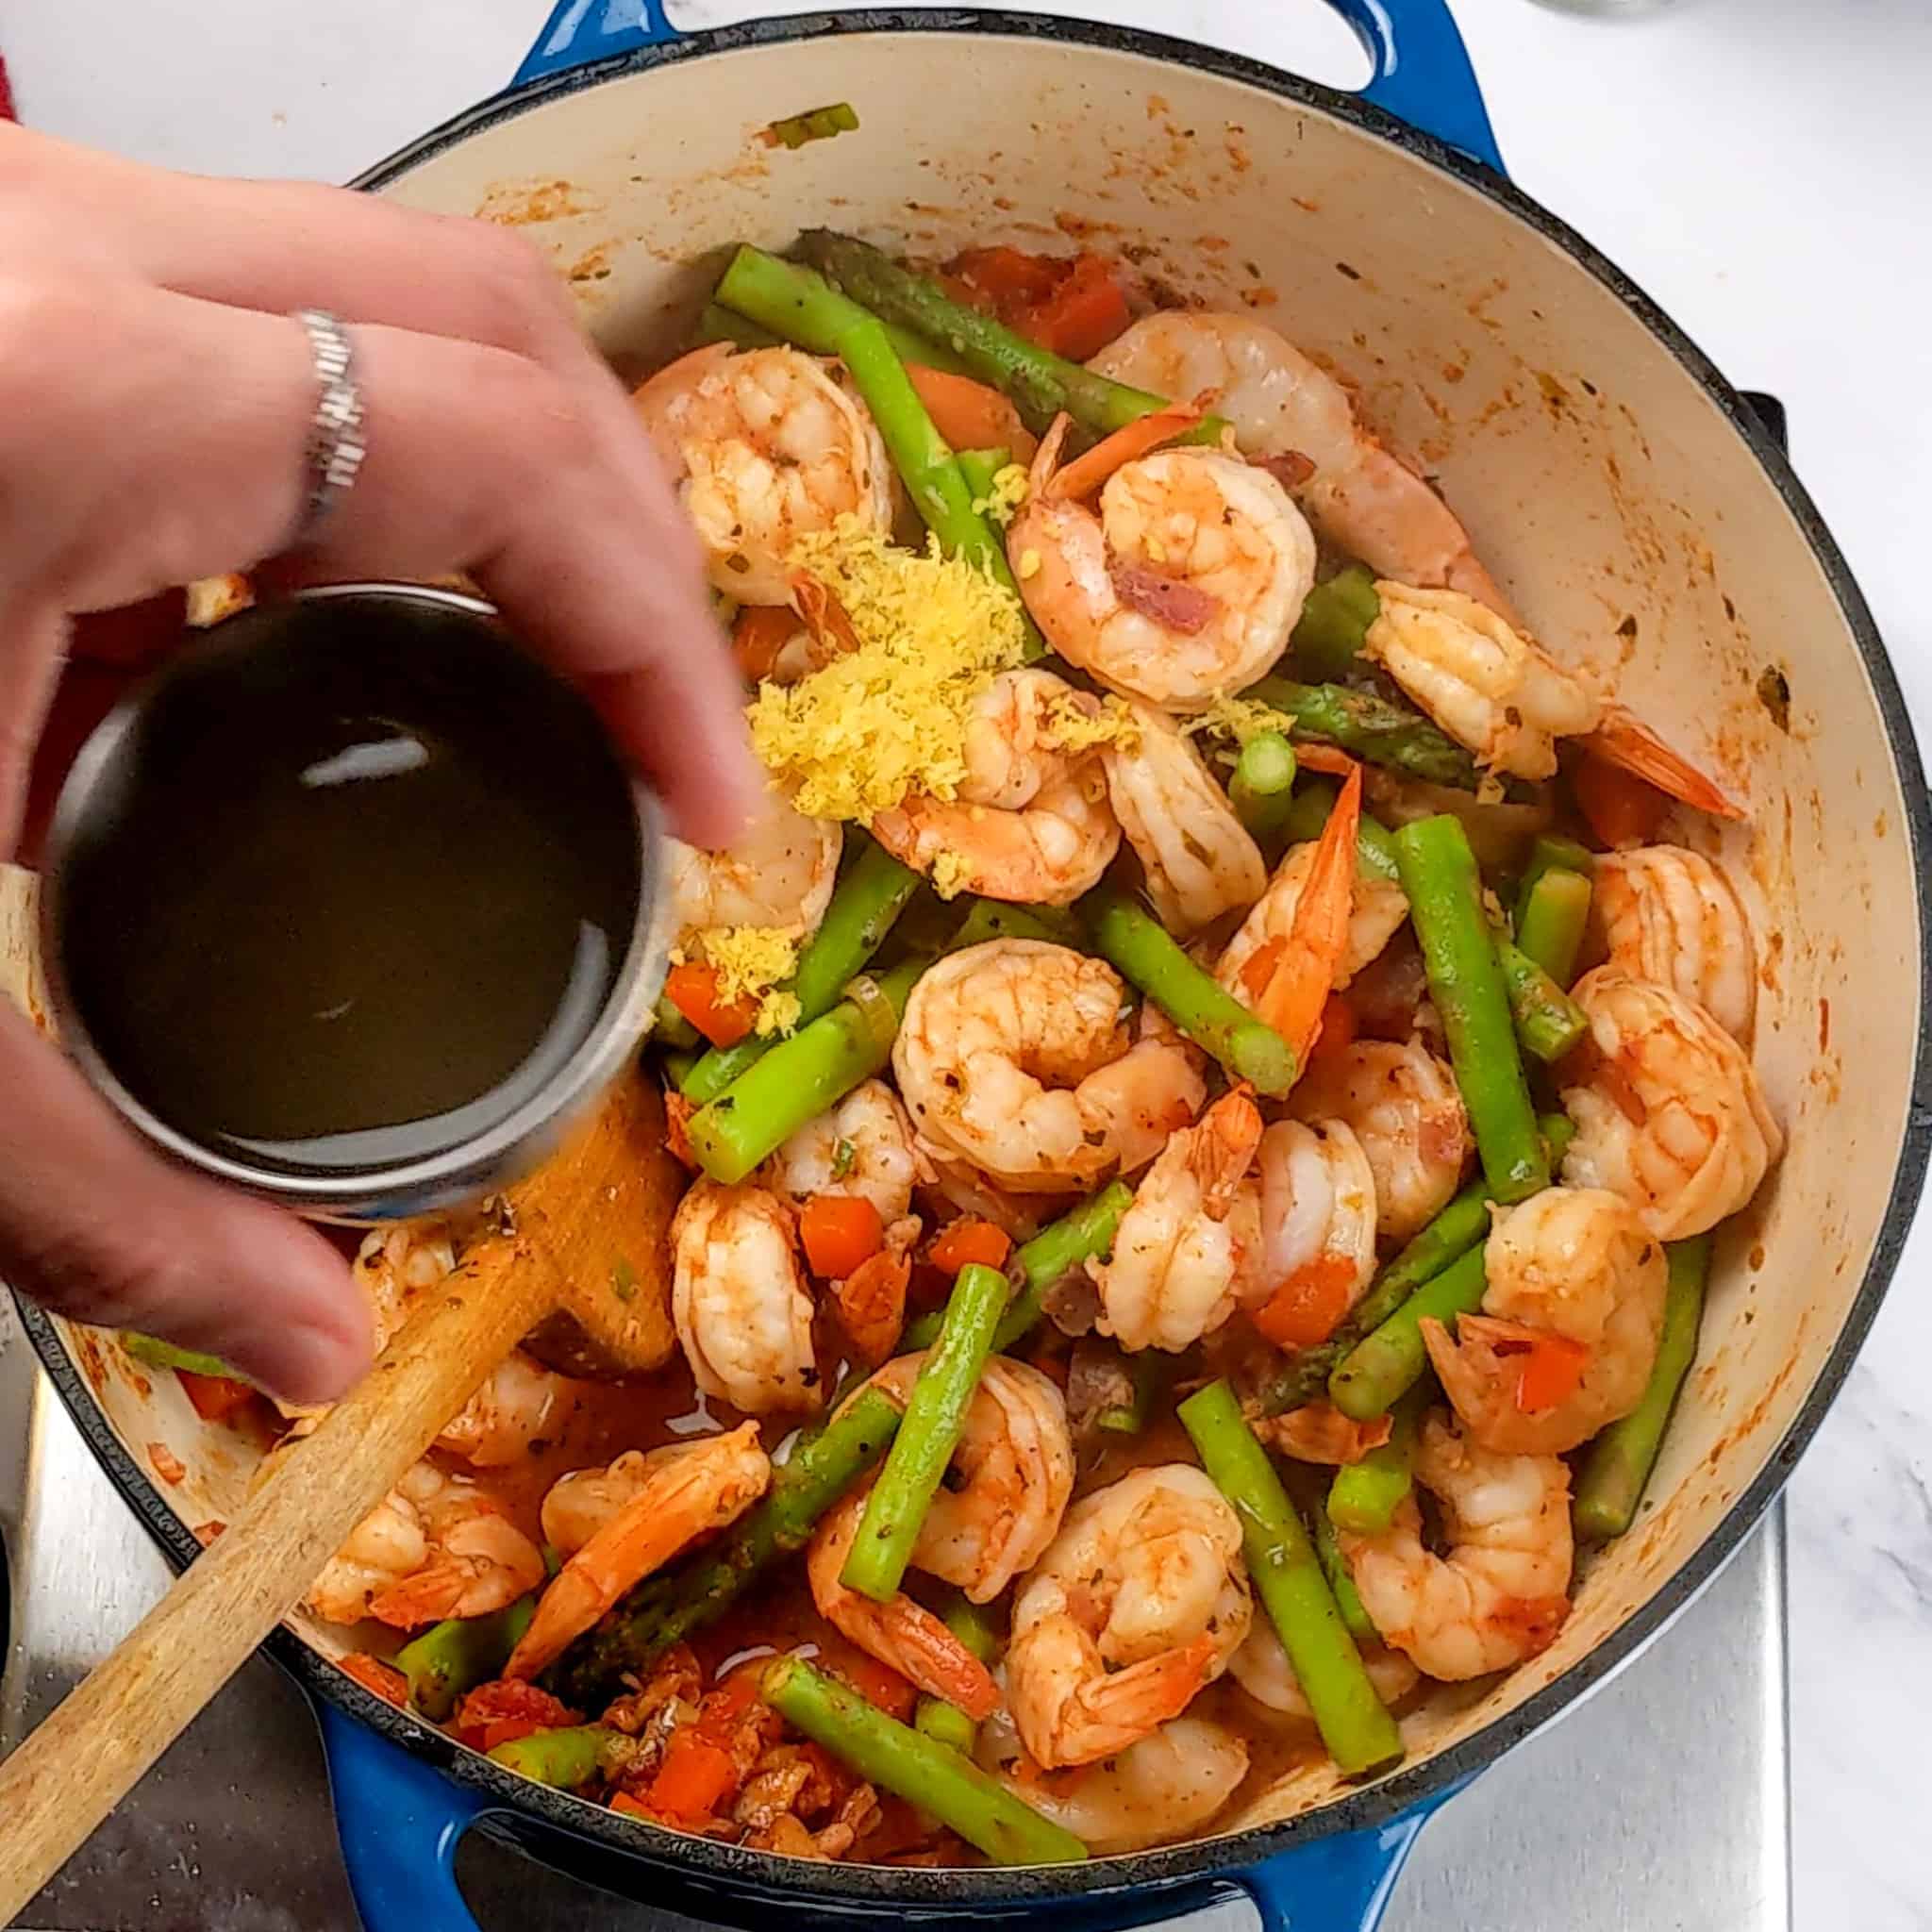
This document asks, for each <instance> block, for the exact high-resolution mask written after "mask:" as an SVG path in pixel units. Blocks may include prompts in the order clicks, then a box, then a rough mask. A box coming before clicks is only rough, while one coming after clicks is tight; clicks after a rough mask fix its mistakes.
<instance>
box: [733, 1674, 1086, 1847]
mask: <svg viewBox="0 0 1932 1932" xmlns="http://www.w3.org/2000/svg"><path fill="white" fill-rule="evenodd" d="M762 1688H763V1691H764V1696H765V1701H766V1703H768V1704H769V1705H770V1706H771V1707H772V1708H773V1709H774V1710H775V1711H777V1713H778V1714H779V1715H780V1716H781V1717H782V1718H784V1719H785V1721H786V1722H787V1723H788V1724H791V1726H792V1727H793V1728H794V1729H796V1730H800V1731H803V1732H804V1733H805V1735H806V1736H807V1737H808V1738H809V1739H811V1740H813V1741H814V1742H815V1743H819V1744H823V1745H824V1747H825V1749H826V1750H827V1751H829V1752H830V1753H831V1754H832V1755H833V1757H837V1758H840V1759H841V1761H843V1762H844V1763H846V1764H849V1765H850V1766H851V1767H852V1769H853V1770H854V1771H856V1772H857V1773H858V1774H859V1776H860V1777H862V1778H865V1779H868V1780H869V1781H870V1782H871V1783H873V1784H874V1785H876V1786H878V1787H879V1789H880V1790H887V1791H891V1792H892V1793H893V1794H894V1795H895V1796H898V1797H901V1798H904V1799H905V1800H906V1801H907V1802H908V1804H911V1805H916V1806H918V1807H919V1808H920V1809H921V1810H922V1811H929V1812H931V1814H932V1815H933V1816H934V1817H935V1818H937V1819H938V1820H939V1821H940V1823H941V1824H944V1825H946V1826H948V1827H949V1828H950V1829H952V1830H954V1831H956V1832H958V1834H959V1836H960V1837H961V1838H963V1839H964V1840H966V1842H967V1843H968V1844H970V1845H975V1846H977V1847H978V1849H979V1850H980V1851H982V1852H984V1853H985V1854H986V1856H987V1857H989V1858H991V1860H992V1861H993V1862H994V1863H995V1864H996V1865H1067V1864H1074V1863H1077V1862H1078V1861H1080V1860H1081V1859H1084V1858H1085V1857H1086V1856H1087V1847H1086V1846H1085V1845H1083V1844H1082V1843H1081V1842H1080V1840H1078V1839H1076V1838H1075V1837H1074V1835H1073V1833H1072V1832H1070V1831H1064V1830H1062V1829H1061V1828H1060V1826H1058V1824H1052V1823H1050V1822H1049V1821H1048V1820H1046V1819H1044V1818H1042V1817H1041V1815H1040V1813H1039V1812H1037V1811H1035V1810H1034V1809H1033V1808H1032V1807H1030V1806H1028V1805H1024V1804H1023V1803H1022V1802H1021V1801H1020V1800H1019V1799H1018V1798H1017V1797H1015V1796H1014V1795H1013V1793H1012V1792H1011V1791H1009V1790H1008V1789H1007V1788H1006V1786H1004V1785H1003V1784H1001V1783H1000V1782H999V1781H998V1780H997V1779H996V1778H994V1777H991V1775H989V1774H987V1773H986V1772H983V1771H981V1770H980V1769H979V1767H978V1766H977V1765H976V1764H974V1763H973V1762H972V1761H971V1760H970V1759H969V1758H967V1757H962V1756H961V1755H960V1753H958V1751H954V1750H950V1749H948V1748H947V1746H945V1745H944V1744H939V1743H935V1742H934V1741H933V1740H931V1739H930V1738H923V1737H921V1736H920V1734H919V1733H918V1732H917V1731H915V1730H914V1729H913V1728H912V1727H911V1726H910V1725H909V1724H898V1723H896V1722H894V1721H893V1720H892V1719H891V1718H889V1717H888V1716H887V1715H886V1714H885V1712H884V1711H882V1710H880V1709H879V1708H878V1707H876V1706H875V1705H872V1704H868V1703H867V1702H866V1700H865V1699H864V1698H863V1697H861V1696H859V1694H858V1692H857V1691H849V1690H847V1689H846V1688H845V1686H844V1685H843V1684H841V1683H840V1682H838V1681H837V1679H835V1678H832V1677H827V1676H825V1675H824V1674H823V1673H821V1672H819V1671H815V1670H813V1669H812V1667H811V1666H810V1665H809V1664H808V1663H807V1662H806V1661H805V1660H804V1659H803V1658H802V1657H779V1658H778V1659H777V1660H776V1661H775V1662H774V1663H772V1664H771V1665H769V1666H768V1667H767V1669H766V1671H765V1674H764V1679H763V1686H762Z"/></svg>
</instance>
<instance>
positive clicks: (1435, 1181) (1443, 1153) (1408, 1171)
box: [1294, 1040, 1469, 1241]
mask: <svg viewBox="0 0 1932 1932" xmlns="http://www.w3.org/2000/svg"><path fill="white" fill-rule="evenodd" d="M1294 1108H1295V1112H1296V1113H1297V1114H1299V1115H1300V1116H1301V1118H1302V1119H1303V1120H1323V1121H1326V1120H1339V1121H1341V1123H1342V1124H1344V1125H1345V1126H1348V1127H1351V1128H1353V1129H1354V1131H1355V1136H1356V1139H1357V1141H1360V1142H1361V1148H1362V1152H1363V1153H1364V1154H1366V1155H1367V1156H1368V1159H1369V1167H1370V1170H1371V1171H1372V1172H1373V1173H1374V1177H1375V1230H1376V1232H1377V1233H1378V1234H1379V1235H1381V1236H1382V1238H1383V1239H1384V1240H1385V1241H1407V1239H1408V1238H1409V1236H1410V1235H1412V1234H1414V1233H1416V1232H1417V1231H1418V1230H1419V1229H1420V1228H1421V1227H1422V1226H1423V1224H1424V1223H1425V1222H1428V1221H1430V1220H1432V1219H1433V1218H1434V1217H1435V1216H1436V1215H1437V1214H1438V1213H1439V1212H1441V1209H1442V1208H1444V1207H1446V1206H1447V1205H1448V1202H1449V1197H1450V1195H1452V1194H1453V1193H1455V1191H1456V1190H1457V1186H1458V1185H1459V1184H1460V1182H1461V1180H1462V1167H1463V1162H1464V1161H1465V1160H1466V1159H1467V1158H1468V1155H1469V1121H1468V1116H1467V1115H1466V1114H1465V1113H1464V1112H1463V1110H1462V1095H1461V1094H1460V1093H1459V1092H1458V1091H1457V1086H1456V1077H1455V1075H1454V1074H1451V1072H1450V1071H1449V1069H1448V1068H1447V1067H1446V1066H1445V1065H1444V1064H1443V1063H1442V1062H1441V1060H1439V1059H1438V1058H1436V1057H1435V1055H1434V1054H1432V1053H1431V1052H1430V1051H1429V1050H1428V1048H1427V1047H1426V1046H1424V1044H1423V1043H1422V1041H1419V1040H1412V1041H1409V1042H1408V1043H1407V1045H1406V1046H1404V1045H1399V1044H1397V1043H1396V1042H1395V1041H1389V1040H1357V1041H1352V1042H1351V1043H1350V1044H1349V1045H1347V1046H1345V1047H1342V1048H1340V1049H1339V1050H1337V1051H1336V1052H1334V1053H1326V1054H1324V1055H1322V1057H1321V1058H1319V1059H1318V1060H1317V1061H1316V1062H1315V1064H1314V1066H1313V1067H1312V1068H1311V1069H1310V1070H1309V1072H1308V1074H1307V1077H1306V1078H1305V1079H1304V1080H1303V1081H1302V1083H1301V1085H1300V1086H1299V1087H1297V1088H1296V1089H1295V1091H1294Z"/></svg>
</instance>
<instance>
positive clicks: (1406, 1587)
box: [1341, 1412, 1574, 1684]
mask: <svg viewBox="0 0 1932 1932" xmlns="http://www.w3.org/2000/svg"><path fill="white" fill-rule="evenodd" d="M1415 1478H1416V1481H1417V1482H1419V1483H1420V1484H1421V1485H1422V1486H1423V1488H1424V1489H1425V1490H1427V1491H1429V1492H1430V1494H1431V1495H1433V1496H1434V1497H1436V1499H1437V1500H1438V1501H1439V1502H1440V1503H1441V1506H1442V1539H1443V1541H1444V1542H1445V1543H1446V1544H1447V1546H1448V1554H1447V1555H1446V1556H1441V1557H1439V1556H1436V1555H1434V1554H1433V1553H1432V1552H1431V1550H1430V1549H1429V1547H1428V1545H1427V1544H1426V1543H1425V1542H1424V1541H1423V1519H1422V1511H1421V1509H1420V1508H1419V1507H1417V1505H1416V1500H1415V1498H1414V1497H1413V1496H1407V1497H1405V1498H1404V1499H1403V1501H1402V1504H1401V1506H1400V1507H1399V1508H1398V1509H1397V1511H1396V1515H1395V1522H1394V1524H1393V1525H1392V1526H1391V1528H1389V1529H1387V1530H1384V1531H1383V1532H1382V1533H1381V1535H1379V1536H1353V1535H1350V1534H1349V1533H1348V1532H1347V1531H1345V1530H1344V1531H1343V1532H1342V1533H1341V1551H1342V1555H1343V1556H1344V1557H1346V1558H1347V1561H1348V1569H1349V1574H1350V1575H1351V1576H1353V1577H1354V1579H1355V1587H1356V1591H1357V1593H1358V1594H1359V1595H1360V1597H1361V1600H1362V1607H1363V1608H1364V1609H1365V1610H1366V1611H1367V1612H1368V1613H1369V1617H1370V1620H1371V1621H1372V1622H1373V1623H1374V1626H1375V1628H1376V1629H1377V1630H1379V1631H1380V1632H1381V1633H1382V1637H1383V1640H1384V1641H1386V1642H1388V1643H1391V1644H1392V1645H1393V1646H1394V1647H1395V1648H1396V1649H1397V1650H1399V1651H1401V1652H1403V1653H1404V1655H1405V1656H1407V1657H1409V1658H1410V1659H1411V1660H1412V1661H1413V1662H1414V1663H1415V1664H1416V1665H1417V1667H1418V1668H1419V1669H1420V1670H1421V1671H1422V1673H1423V1674H1424V1676H1426V1677H1436V1678H1440V1679H1441V1680H1442V1681H1443V1682H1445V1683H1451V1684H1457V1683H1461V1682H1463V1681H1464V1680H1465V1679H1467V1678H1470V1677H1481V1676H1486V1675H1487V1674H1489V1673H1490V1672H1491V1671H1507V1669H1508V1668H1509V1667H1510V1666H1511V1665H1512V1664H1520V1663H1522V1662H1523V1661H1524V1658H1526V1657H1535V1656H1536V1655H1537V1654H1538V1652H1539V1651H1542V1650H1546V1649H1548V1647H1549V1646H1550V1644H1551V1643H1552V1642H1553V1641H1555V1640H1556V1636H1557V1631H1558V1630H1560V1629H1561V1628H1562V1627H1563V1620H1564V1618H1566V1617H1567V1616H1568V1615H1569V1614H1570V1566H1571V1559H1572V1556H1573V1551H1574V1546H1573V1544H1572V1541H1571V1536H1570V1472H1569V1469H1568V1468H1567V1467H1566V1466H1565V1465H1564V1463H1563V1462H1562V1461H1561V1460H1560V1459H1559V1458H1558V1457H1554V1456H1498V1455H1496V1454H1494V1453H1493V1452H1491V1451H1490V1450H1488V1449H1480V1448H1478V1447H1477V1446H1476V1445H1475V1444H1474V1442H1471V1441H1466V1440H1465V1439H1464V1438H1463V1436H1462V1435H1461V1433H1460V1432H1459V1431H1458V1430H1457V1428H1456V1427H1455V1426H1454V1424H1451V1423H1449V1422H1447V1421H1446V1420H1444V1418H1443V1417H1442V1415H1441V1413H1440V1412H1438V1413H1436V1414H1433V1415H1431V1416H1429V1417H1428V1418H1427V1419H1426V1420H1425V1421H1424V1424H1423V1429H1422V1440H1421V1442H1420V1443H1419V1445H1418V1447H1417V1450H1416V1464H1415Z"/></svg>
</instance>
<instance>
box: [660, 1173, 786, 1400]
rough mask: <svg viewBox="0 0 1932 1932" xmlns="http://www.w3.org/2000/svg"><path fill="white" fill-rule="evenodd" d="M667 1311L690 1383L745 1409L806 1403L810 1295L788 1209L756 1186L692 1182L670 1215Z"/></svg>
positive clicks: (703, 1181)
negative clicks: (692, 1381)
mask: <svg viewBox="0 0 1932 1932" xmlns="http://www.w3.org/2000/svg"><path fill="white" fill-rule="evenodd" d="M671 1257H672V1280H671V1315H672V1320H673V1321H674V1322H675V1324H676V1325H677V1339H678V1341H680V1342H681V1343H682V1344H683V1347H684V1354H685V1359H686V1360H687V1361H689V1362H690V1364H691V1374H692V1375H693V1377H695V1379H696V1381H697V1385H698V1387H699V1388H700V1389H701V1390H703V1391H704V1392H705V1393H706V1394H707V1395H716V1396H720V1397H722V1398H723V1399H724V1401H726V1402H728V1403H730V1404H731V1406H732V1407H734V1408H740V1409H742V1410H743V1411H744V1412H745V1414H747V1415H783V1414H788V1413H793V1412H797V1411H801V1410H807V1409H813V1408H816V1407H818V1406H819V1403H820V1401H821V1399H822V1396H823V1391H821V1389H820V1387H819V1373H818V1362H817V1358H816V1357H814V1355H813V1354H812V1345H811V1317H812V1298H811V1293H810V1291H809V1290H808V1288H807V1286H806V1281H805V1274H804V1271H803V1269H801V1268H800V1266H799V1259H798V1234H797V1224H796V1223H795V1222H794V1220H793V1218H792V1214H791V1209H790V1208H787V1207H786V1206H785V1205H784V1204H783V1203H782V1202H780V1201H779V1200H778V1199H777V1198H776V1197H775V1196H774V1195H773V1194H770V1193H768V1192H766V1191H765V1190H764V1189H763V1188H759V1187H753V1186H750V1185H748V1184H743V1183H741V1184H740V1185H739V1186H737V1187H730V1188H726V1187H720V1186H719V1185H718V1183H717V1182H715V1181H707V1180H701V1181H699V1182H697V1183H696V1185H695V1186H693V1187H692V1189H691V1191H690V1192H689V1193H688V1194H686V1195H685V1197H684V1199H683V1200H682V1201H680V1202H679V1203H678V1204H677V1212H676V1213H675V1215H674V1216H673V1217H672V1222H671Z"/></svg>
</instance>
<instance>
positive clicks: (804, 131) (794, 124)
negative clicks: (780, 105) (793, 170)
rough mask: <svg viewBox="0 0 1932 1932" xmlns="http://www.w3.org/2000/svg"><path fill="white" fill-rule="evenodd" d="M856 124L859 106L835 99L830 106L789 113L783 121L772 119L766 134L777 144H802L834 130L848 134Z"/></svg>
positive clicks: (830, 134) (822, 138) (825, 137)
mask: <svg viewBox="0 0 1932 1932" xmlns="http://www.w3.org/2000/svg"><path fill="white" fill-rule="evenodd" d="M857 127H858V108H855V107H854V106H853V105H852V103H851V102H850V101H836V102H834V103H833V104H832V106H830V107H829V108H811V109H810V110H809V111H808V112H807V113H804V114H788V115H786V116H785V118H784V119H783V120H782V121H774V122H773V123H772V125H770V126H769V127H767V128H766V129H765V134H766V135H767V137H768V138H769V141H771V142H777V144H778V145H779V146H780V147H789V148H801V147H804V146H805V145H806V144H807V143H808V142H814V141H829V140H831V138H832V137H833V136H834V135H835V134H850V133H852V132H853V131H854V130H855V129H856V128H857Z"/></svg>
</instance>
